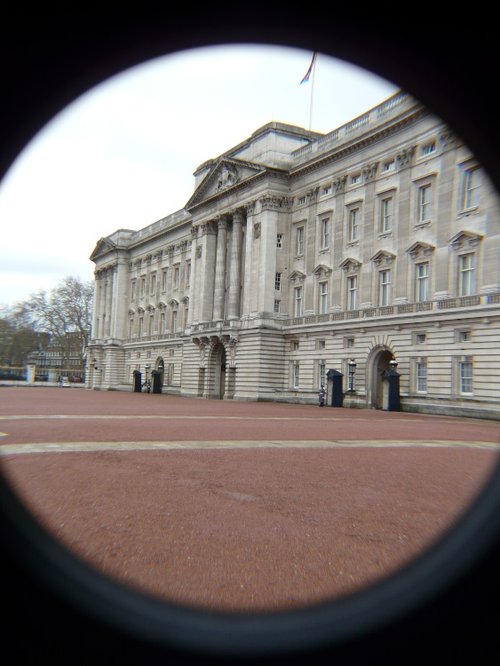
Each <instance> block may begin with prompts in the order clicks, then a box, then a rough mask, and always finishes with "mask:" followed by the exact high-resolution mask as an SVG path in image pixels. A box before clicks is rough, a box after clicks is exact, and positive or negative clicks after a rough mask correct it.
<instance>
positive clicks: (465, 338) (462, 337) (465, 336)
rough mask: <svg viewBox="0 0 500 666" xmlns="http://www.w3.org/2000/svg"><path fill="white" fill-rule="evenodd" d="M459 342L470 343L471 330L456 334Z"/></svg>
mask: <svg viewBox="0 0 500 666" xmlns="http://www.w3.org/2000/svg"><path fill="white" fill-rule="evenodd" d="M456 338H457V342H470V341H471V332H470V331H469V330H462V331H457V332H456Z"/></svg>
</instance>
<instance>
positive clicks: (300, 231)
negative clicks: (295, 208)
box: [296, 227, 304, 257]
mask: <svg viewBox="0 0 500 666" xmlns="http://www.w3.org/2000/svg"><path fill="white" fill-rule="evenodd" d="M296 252H297V256H299V257H300V256H301V255H303V254H304V227H297V243H296Z"/></svg>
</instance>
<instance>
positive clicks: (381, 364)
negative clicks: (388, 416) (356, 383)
mask: <svg viewBox="0 0 500 666" xmlns="http://www.w3.org/2000/svg"><path fill="white" fill-rule="evenodd" d="M392 360H394V354H393V353H392V352H391V350H390V349H387V347H379V348H378V349H375V350H374V351H373V353H372V358H371V363H369V364H368V371H369V373H370V374H371V376H369V377H368V381H367V386H368V387H369V394H368V406H369V407H372V408H373V409H382V407H383V395H384V389H383V382H382V377H383V374H384V372H385V371H386V370H389V368H390V365H389V362H390V361H392Z"/></svg>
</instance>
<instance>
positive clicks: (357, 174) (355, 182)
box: [351, 173, 361, 185]
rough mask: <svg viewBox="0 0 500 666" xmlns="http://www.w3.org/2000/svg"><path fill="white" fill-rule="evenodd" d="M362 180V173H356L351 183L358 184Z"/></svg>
mask: <svg viewBox="0 0 500 666" xmlns="http://www.w3.org/2000/svg"><path fill="white" fill-rule="evenodd" d="M360 182H361V174H360V173H355V174H354V175H352V176H351V185H358V184H359V183H360Z"/></svg>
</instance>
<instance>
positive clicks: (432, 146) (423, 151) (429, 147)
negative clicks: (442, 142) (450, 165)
mask: <svg viewBox="0 0 500 666" xmlns="http://www.w3.org/2000/svg"><path fill="white" fill-rule="evenodd" d="M435 152H436V142H435V141H429V143H424V145H423V146H421V147H420V155H421V156H422V157H424V156H425V155H432V153H435Z"/></svg>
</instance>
